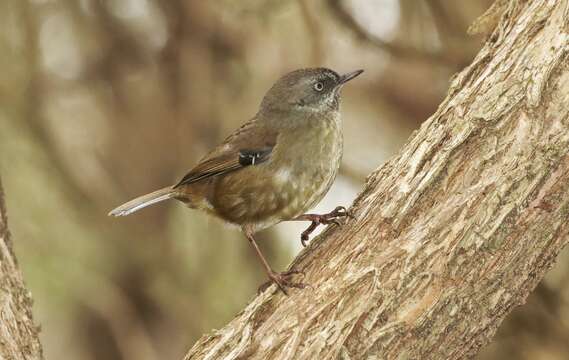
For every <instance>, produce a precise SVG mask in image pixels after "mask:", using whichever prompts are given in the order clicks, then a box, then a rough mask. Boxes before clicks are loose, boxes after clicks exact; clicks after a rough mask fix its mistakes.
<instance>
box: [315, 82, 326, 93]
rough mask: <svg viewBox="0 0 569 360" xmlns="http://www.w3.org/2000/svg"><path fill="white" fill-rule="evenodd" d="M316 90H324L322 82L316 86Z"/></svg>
mask: <svg viewBox="0 0 569 360" xmlns="http://www.w3.org/2000/svg"><path fill="white" fill-rule="evenodd" d="M314 90H316V91H322V90H324V84H322V83H321V82H317V83H316V84H314Z"/></svg>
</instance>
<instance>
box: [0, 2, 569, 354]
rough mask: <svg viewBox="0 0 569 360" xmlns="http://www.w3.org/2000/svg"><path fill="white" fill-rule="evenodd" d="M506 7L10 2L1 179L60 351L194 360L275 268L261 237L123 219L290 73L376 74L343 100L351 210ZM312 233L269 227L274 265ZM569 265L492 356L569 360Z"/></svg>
mask: <svg viewBox="0 0 569 360" xmlns="http://www.w3.org/2000/svg"><path fill="white" fill-rule="evenodd" d="M491 2H492V1H491V0H476V1H474V0H472V1H468V2H458V1H453V0H421V1H417V0H310V1H309V0H264V1H262V0H242V1H230V0H218V1H203V0H195V1H192V0H2V1H0V69H1V70H2V71H1V72H0V174H1V176H2V179H3V181H4V188H5V191H6V201H7V205H8V210H9V217H10V226H11V230H12V233H13V236H14V240H15V247H16V249H15V250H16V254H17V256H18V259H19V262H20V267H21V269H22V270H23V273H24V277H25V280H26V282H27V285H28V287H29V288H30V290H31V291H32V294H33V297H34V300H35V302H34V315H35V320H36V322H37V323H39V324H41V327H42V332H41V340H42V343H43V345H44V350H45V355H46V358H47V359H85V360H91V359H93V360H94V359H110V360H114V359H117V360H118V359H138V360H152V359H179V358H181V357H182V356H183V354H184V353H185V351H186V350H187V349H188V348H189V347H190V346H191V345H192V344H193V342H194V341H196V340H197V339H198V337H199V336H200V335H201V334H203V333H204V332H208V331H210V330H211V329H213V328H219V327H221V326H222V325H223V324H224V323H226V322H227V321H228V320H230V319H231V318H232V317H233V316H234V315H235V314H236V313H237V312H238V311H239V310H240V309H241V308H242V307H243V306H244V305H245V304H246V303H247V301H248V300H249V299H250V298H251V297H252V296H253V295H254V294H255V292H256V289H257V287H258V285H260V284H261V283H262V282H264V281H265V275H264V273H263V271H262V268H261V266H260V265H259V263H258V260H257V259H256V257H255V255H254V253H253V252H252V250H251V249H250V247H249V244H248V243H247V241H245V240H244V238H243V237H242V235H241V234H240V233H239V232H237V231H235V230H232V229H228V228H226V227H224V226H222V225H221V224H220V223H219V222H218V221H217V220H214V219H211V218H208V217H206V216H204V215H201V214H199V213H197V212H193V211H188V210H187V209H185V208H184V207H183V206H182V205H180V204H177V203H174V202H172V203H169V204H163V205H159V206H156V207H153V208H150V209H148V210H145V211H142V212H140V213H137V214H136V215H135V216H131V217H127V218H121V219H114V218H108V217H107V216H106V214H107V212H108V211H109V210H110V209H111V208H113V207H115V206H116V205H118V204H120V203H122V202H124V201H126V200H129V199H130V198H132V197H134V196H137V195H140V194H143V193H145V192H149V191H151V190H154V189H157V188H159V187H163V186H165V185H169V184H172V183H174V182H175V181H176V180H178V179H179V178H180V177H181V176H183V175H184V173H185V171H187V170H188V169H189V168H190V167H191V166H192V165H193V164H195V162H196V161H197V160H198V159H199V158H200V157H201V156H203V155H204V154H205V152H206V151H207V150H208V149H210V148H211V147H212V146H214V145H215V144H216V143H217V142H219V141H221V140H222V139H223V138H224V137H225V136H226V135H227V134H228V133H229V132H231V131H232V130H233V129H234V128H236V127H237V126H239V124H240V123H242V122H244V121H246V120H248V119H249V118H250V117H252V116H253V115H254V114H255V112H256V110H257V106H258V104H259V102H260V100H261V97H262V96H263V94H264V92H265V91H266V90H267V89H268V88H269V87H270V86H271V84H272V83H273V82H274V81H275V80H276V79H277V78H278V77H279V76H281V75H282V74H284V73H286V72H288V71H290V70H294V69H296V68H300V67H307V66H328V67H331V68H333V69H335V70H337V71H339V72H347V71H350V70H354V69H359V68H364V69H365V70H366V72H365V74H364V75H363V76H361V77H359V78H358V79H357V81H354V82H351V83H350V85H349V86H347V87H346V88H345V89H344V96H343V114H344V125H345V145H346V149H345V157H344V163H343V167H342V170H341V176H340V178H339V179H338V180H337V181H336V184H335V185H334V187H333V189H332V190H331V191H330V193H329V195H328V196H327V198H326V199H325V200H324V201H323V203H322V204H320V205H319V207H318V208H317V210H318V211H329V210H331V209H333V208H334V207H335V206H337V205H340V204H343V205H349V204H350V203H351V201H352V200H353V198H354V197H355V195H356V194H357V192H358V191H360V190H361V188H362V185H363V181H364V179H365V176H366V174H367V173H369V172H370V171H371V170H373V169H374V168H376V167H377V166H378V165H380V164H381V163H383V162H384V161H385V160H386V159H388V158H389V157H390V156H391V155H393V154H394V153H395V152H397V150H398V149H399V148H400V147H401V146H402V145H403V144H404V142H405V140H406V139H407V138H408V137H409V135H410V134H411V132H412V131H413V130H414V129H416V128H417V127H418V126H419V125H420V123H421V122H422V121H424V120H425V119H427V118H428V117H429V116H430V115H431V114H432V113H433V112H434V111H435V110H436V108H437V106H438V104H439V103H440V101H441V100H442V98H443V97H444V96H445V93H446V89H447V87H448V84H449V79H450V77H451V76H452V75H453V74H454V73H456V72H457V71H459V70H460V69H462V68H463V67H464V66H466V65H467V64H469V63H470V61H471V59H472V58H473V57H474V55H475V54H476V52H477V51H478V49H479V48H480V46H481V44H482V43H483V40H484V39H482V38H476V37H470V36H468V35H466V28H467V27H468V25H469V24H470V23H472V21H473V20H474V19H475V18H476V17H477V16H479V15H480V14H482V13H483V12H484V11H485V10H486V9H487V8H488V7H489V6H490V3H491ZM303 225H306V224H281V225H278V226H276V227H274V228H272V229H269V230H267V231H265V232H264V233H262V235H261V236H262V241H261V243H262V244H261V246H262V248H263V250H264V251H265V252H266V253H267V254H268V255H269V258H270V261H271V262H272V263H273V264H274V265H275V268H277V269H280V268H284V267H285V266H286V265H287V264H288V263H289V262H290V261H291V259H292V258H293V257H294V255H295V253H297V252H298V250H299V249H300V241H299V233H300V231H301V230H302V229H303ZM568 280H569V256H568V253H567V252H565V253H564V254H563V255H562V258H561V259H560V261H559V262H558V264H557V266H556V267H555V268H554V269H553V270H552V271H551V273H550V274H549V275H548V277H547V279H546V280H545V281H544V282H543V283H542V284H541V285H540V286H539V287H538V289H537V290H536V291H535V293H534V294H533V295H532V296H531V297H530V299H529V300H528V304H527V305H526V306H524V307H522V308H519V309H517V310H516V311H515V312H514V313H512V314H511V315H510V316H509V318H508V319H507V321H506V322H505V323H504V325H503V326H502V328H501V330H500V333H499V335H498V337H497V340H496V341H494V342H493V344H492V345H490V346H489V347H488V348H487V349H485V350H484V351H483V353H482V354H481V355H480V356H479V357H478V358H479V359H504V358H507V359H567V354H568V353H569V341H568V340H567V339H569V287H567V286H565V284H567V281H568Z"/></svg>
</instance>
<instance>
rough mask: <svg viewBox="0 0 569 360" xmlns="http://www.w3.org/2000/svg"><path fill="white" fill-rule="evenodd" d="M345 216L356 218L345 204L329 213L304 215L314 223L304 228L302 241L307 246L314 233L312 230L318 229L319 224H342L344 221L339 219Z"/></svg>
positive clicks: (301, 235) (301, 236)
mask: <svg viewBox="0 0 569 360" xmlns="http://www.w3.org/2000/svg"><path fill="white" fill-rule="evenodd" d="M343 217H349V218H352V219H353V218H354V216H353V215H352V214H351V213H350V212H349V211H348V210H347V209H346V208H345V207H343V206H338V207H336V208H335V209H334V210H332V211H331V212H329V213H327V214H322V215H318V214H305V215H303V218H304V219H305V220H309V221H312V223H311V224H310V225H309V226H308V228H307V229H306V230H304V231H303V232H302V234H300V242H301V243H302V246H304V247H306V242H307V241H308V239H309V237H310V234H312V232H313V231H314V230H316V228H317V227H318V225H329V224H336V225H338V226H341V225H342V223H341V222H340V220H339V219H341V218H343Z"/></svg>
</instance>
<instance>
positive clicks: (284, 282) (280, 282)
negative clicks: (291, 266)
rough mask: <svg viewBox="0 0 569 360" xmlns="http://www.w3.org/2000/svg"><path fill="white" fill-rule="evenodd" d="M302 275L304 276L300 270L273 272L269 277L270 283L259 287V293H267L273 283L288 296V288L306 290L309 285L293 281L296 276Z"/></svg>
mask: <svg viewBox="0 0 569 360" xmlns="http://www.w3.org/2000/svg"><path fill="white" fill-rule="evenodd" d="M297 274H301V275H304V273H303V272H302V271H298V270H288V271H283V272H281V273H278V272H274V271H271V272H270V273H269V274H268V275H269V281H267V282H265V283H264V284H262V285H261V286H259V290H258V292H259V293H262V292H263V291H265V290H266V289H267V288H268V287H269V286H271V285H272V284H273V283H274V284H277V286H278V288H279V289H280V290H281V291H282V292H283V294H285V295H288V292H287V291H286V289H287V288H296V289H304V288H305V287H306V286H307V285H306V284H303V283H301V282H295V281H293V280H292V277H293V276H294V275H297Z"/></svg>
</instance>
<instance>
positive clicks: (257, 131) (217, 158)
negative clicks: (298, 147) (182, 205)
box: [174, 117, 278, 187]
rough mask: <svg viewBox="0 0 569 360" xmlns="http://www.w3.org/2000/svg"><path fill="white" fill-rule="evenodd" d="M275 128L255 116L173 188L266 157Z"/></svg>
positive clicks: (270, 147) (256, 161) (254, 162)
mask: <svg viewBox="0 0 569 360" xmlns="http://www.w3.org/2000/svg"><path fill="white" fill-rule="evenodd" d="M277 138H278V131H276V130H275V129H272V128H270V127H269V126H267V124H266V123H265V122H264V121H262V120H261V119H259V118H258V117H255V118H253V119H251V120H249V121H247V122H245V123H244V124H243V125H241V126H240V127H239V128H237V129H236V130H235V131H234V132H233V133H231V134H230V135H229V136H228V137H227V138H225V140H224V141H223V142H221V143H220V144H219V145H218V146H216V147H215V148H214V149H213V150H212V151H210V152H209V153H208V154H206V155H205V156H204V157H203V158H202V159H201V160H200V161H199V162H198V164H197V165H196V166H194V167H193V168H192V169H191V170H190V171H189V172H188V173H187V174H186V175H185V176H184V177H183V178H182V180H180V182H179V183H178V184H177V185H175V186H174V187H178V186H181V185H184V184H190V183H193V182H196V181H199V180H202V179H205V178H210V177H213V176H218V175H222V174H225V173H227V172H231V171H235V170H238V169H240V168H243V167H245V166H250V165H256V164H259V163H261V162H263V161H266V160H267V159H268V158H269V157H270V153H271V151H272V149H273V148H274V147H275V145H276V142H277Z"/></svg>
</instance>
